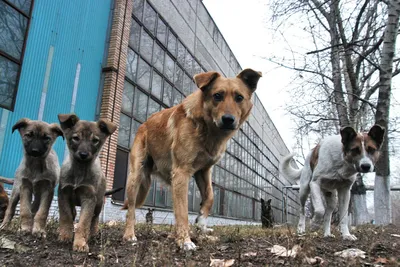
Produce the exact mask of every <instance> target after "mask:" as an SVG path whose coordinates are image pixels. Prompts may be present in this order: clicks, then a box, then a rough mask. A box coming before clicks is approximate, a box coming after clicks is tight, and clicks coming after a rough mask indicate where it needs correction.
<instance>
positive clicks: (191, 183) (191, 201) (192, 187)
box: [188, 179, 194, 211]
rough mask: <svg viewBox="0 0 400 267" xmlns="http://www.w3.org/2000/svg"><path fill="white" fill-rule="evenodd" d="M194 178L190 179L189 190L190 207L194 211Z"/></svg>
mask: <svg viewBox="0 0 400 267" xmlns="http://www.w3.org/2000/svg"><path fill="white" fill-rule="evenodd" d="M193 191H194V179H190V182H189V191H188V209H189V210H190V211H193V194H194V192H193Z"/></svg>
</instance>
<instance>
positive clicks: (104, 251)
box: [0, 222, 400, 267]
mask: <svg viewBox="0 0 400 267" xmlns="http://www.w3.org/2000/svg"><path fill="white" fill-rule="evenodd" d="M57 226H58V224H57V222H51V223H49V224H48V234H47V238H46V239H38V238H35V237H33V236H31V235H24V234H22V233H19V232H18V231H16V230H17V229H13V230H9V231H2V232H0V240H4V238H5V239H7V240H10V241H14V242H16V243H15V244H17V246H16V249H5V248H1V249H0V266H79V267H80V266H209V265H210V259H225V260H230V259H234V260H235V263H234V264H233V266H311V265H312V264H310V263H307V261H306V257H307V258H314V257H316V256H318V257H320V259H318V260H317V263H316V264H317V265H323V266H349V265H354V266H363V265H364V266H369V265H372V266H373V265H374V264H381V265H390V266H399V265H400V259H399V257H400V237H398V236H394V235H392V234H400V227H396V226H393V225H390V226H387V227H377V226H372V225H368V226H362V227H358V228H357V229H356V230H354V231H353V233H354V234H355V235H356V236H357V237H358V240H357V241H342V240H341V239H340V238H339V236H340V234H339V233H338V232H337V230H335V231H334V234H335V235H336V236H337V238H329V239H324V238H321V237H320V236H321V234H320V233H318V234H309V235H306V236H302V237H298V236H296V235H295V233H294V230H293V229H290V228H286V227H280V228H274V229H268V230H264V229H261V228H260V227H256V226H251V227H250V226H240V227H238V226H224V227H214V233H213V235H212V236H203V235H199V234H197V233H196V231H195V230H193V235H192V236H193V241H194V242H195V243H196V245H198V249H197V250H196V251H194V252H190V253H189V252H188V253H185V252H183V251H180V250H179V248H178V247H177V246H176V245H175V243H174V240H173V239H172V238H171V233H172V232H173V227H172V226H169V225H163V226H162V225H157V226H154V227H151V226H148V225H143V224H142V225H138V227H137V237H138V240H139V241H138V243H137V244H136V245H134V246H133V245H132V244H128V243H125V242H122V233H123V224H120V223H119V224H117V225H113V226H107V225H102V226H101V230H100V232H99V234H98V235H97V236H96V237H94V238H92V240H91V242H90V244H89V246H90V253H76V252H73V251H72V244H65V243H61V242H59V241H58V240H57ZM15 228H16V227H15ZM273 245H281V246H283V247H285V248H287V249H291V248H293V246H295V245H299V246H300V248H301V249H300V251H299V253H298V255H297V256H296V257H294V258H291V257H277V256H275V255H274V254H273V253H271V251H270V250H269V248H271V247H272V246H273ZM348 248H358V249H361V250H363V251H365V252H366V253H365V258H364V259H353V260H348V259H342V258H340V257H338V256H335V255H334V253H335V252H338V251H341V250H345V249H348ZM26 249H27V250H26ZM321 259H322V260H323V262H322V264H321Z"/></svg>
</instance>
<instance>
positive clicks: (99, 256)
mask: <svg viewBox="0 0 400 267" xmlns="http://www.w3.org/2000/svg"><path fill="white" fill-rule="evenodd" d="M97 258H99V260H100V261H105V259H106V258H105V257H104V255H103V254H99V255H97Z"/></svg>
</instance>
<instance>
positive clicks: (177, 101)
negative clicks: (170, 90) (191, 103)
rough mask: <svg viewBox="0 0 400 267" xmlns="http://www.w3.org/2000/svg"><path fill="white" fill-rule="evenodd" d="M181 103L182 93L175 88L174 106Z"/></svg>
mask: <svg viewBox="0 0 400 267" xmlns="http://www.w3.org/2000/svg"><path fill="white" fill-rule="evenodd" d="M179 103H181V93H179V91H178V90H176V89H175V88H174V95H173V105H174V106H175V105H178V104H179Z"/></svg>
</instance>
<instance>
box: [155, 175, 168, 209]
mask: <svg viewBox="0 0 400 267" xmlns="http://www.w3.org/2000/svg"><path fill="white" fill-rule="evenodd" d="M165 193H166V186H165V185H164V184H163V183H162V182H160V181H157V182H156V206H159V207H164V206H165V204H166V203H165Z"/></svg>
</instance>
